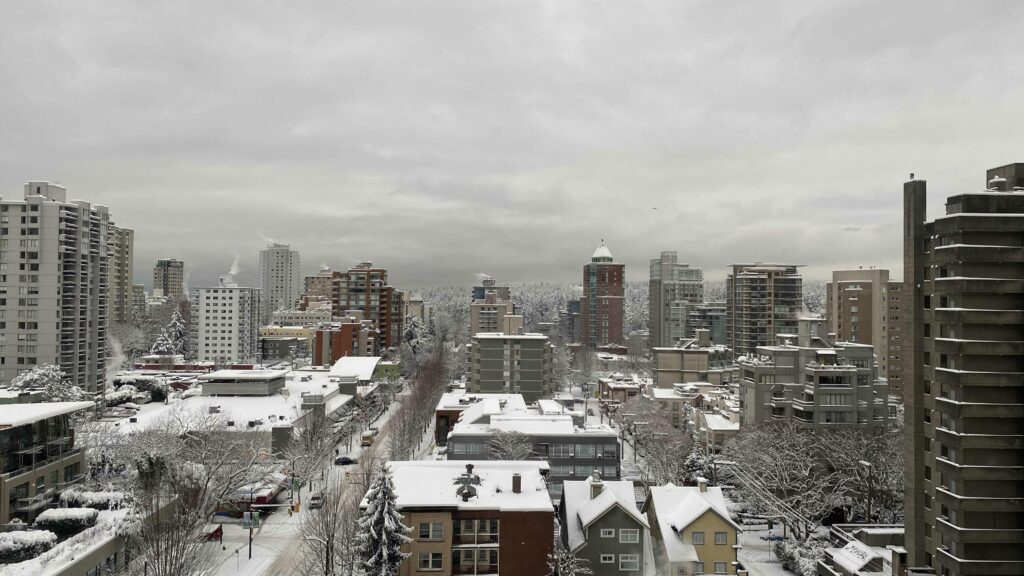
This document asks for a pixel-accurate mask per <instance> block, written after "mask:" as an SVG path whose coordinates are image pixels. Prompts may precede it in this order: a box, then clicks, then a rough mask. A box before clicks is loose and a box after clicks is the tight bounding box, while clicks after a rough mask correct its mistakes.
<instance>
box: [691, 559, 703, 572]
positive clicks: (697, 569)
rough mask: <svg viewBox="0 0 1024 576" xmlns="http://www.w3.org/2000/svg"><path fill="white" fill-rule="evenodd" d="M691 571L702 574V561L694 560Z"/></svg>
mask: <svg viewBox="0 0 1024 576" xmlns="http://www.w3.org/2000/svg"><path fill="white" fill-rule="evenodd" d="M693 573H694V574H703V573H704V563H703V562H694V563H693Z"/></svg>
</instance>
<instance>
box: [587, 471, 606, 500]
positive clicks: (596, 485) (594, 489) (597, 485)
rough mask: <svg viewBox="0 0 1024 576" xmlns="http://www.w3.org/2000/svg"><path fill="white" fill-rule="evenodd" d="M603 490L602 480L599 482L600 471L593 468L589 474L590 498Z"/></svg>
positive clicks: (598, 494)
mask: <svg viewBox="0 0 1024 576" xmlns="http://www.w3.org/2000/svg"><path fill="white" fill-rule="evenodd" d="M603 490H604V482H601V473H600V472H598V471H597V470H594V473H593V474H591V476H590V499H591V500H593V499H594V498H597V497H598V496H600V495H601V492H602V491H603Z"/></svg>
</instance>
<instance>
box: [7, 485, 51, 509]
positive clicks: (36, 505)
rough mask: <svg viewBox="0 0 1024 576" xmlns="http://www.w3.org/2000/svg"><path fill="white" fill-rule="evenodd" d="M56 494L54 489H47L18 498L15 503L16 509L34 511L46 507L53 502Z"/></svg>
mask: <svg viewBox="0 0 1024 576" xmlns="http://www.w3.org/2000/svg"><path fill="white" fill-rule="evenodd" d="M55 496H56V493H55V492H54V491H53V490H47V491H46V492H43V493H42V494H36V495H35V496H32V497H29V498H18V499H17V500H16V501H15V503H14V509H15V510H17V511H18V512H32V511H34V510H39V509H40V508H46V507H47V506H49V505H50V504H51V503H52V502H53V498H54V497H55Z"/></svg>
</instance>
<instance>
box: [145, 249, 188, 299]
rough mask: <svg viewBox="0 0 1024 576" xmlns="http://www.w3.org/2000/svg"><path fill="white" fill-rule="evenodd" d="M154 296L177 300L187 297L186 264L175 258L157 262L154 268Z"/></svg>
mask: <svg viewBox="0 0 1024 576" xmlns="http://www.w3.org/2000/svg"><path fill="white" fill-rule="evenodd" d="M153 296H165V297H170V298H173V299H175V300H177V299H179V298H183V297H184V296H185V263H184V262H182V261H181V260H175V259H173V258H169V259H164V260H157V261H156V266H154V267H153Z"/></svg>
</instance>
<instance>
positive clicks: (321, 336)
mask: <svg viewBox="0 0 1024 576" xmlns="http://www.w3.org/2000/svg"><path fill="white" fill-rule="evenodd" d="M366 324H367V323H365V322H360V321H358V320H356V319H354V318H350V319H349V320H347V321H345V322H331V323H329V324H321V325H320V326H319V327H317V328H316V329H315V330H314V332H313V365H314V366H333V365H334V363H335V362H337V361H338V360H339V359H341V358H343V357H345V356H367V357H369V356H373V354H374V350H376V348H377V346H376V339H377V331H376V330H374V329H373V328H372V327H370V326H367V325H366Z"/></svg>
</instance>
